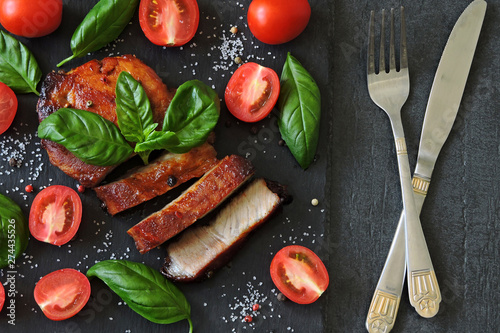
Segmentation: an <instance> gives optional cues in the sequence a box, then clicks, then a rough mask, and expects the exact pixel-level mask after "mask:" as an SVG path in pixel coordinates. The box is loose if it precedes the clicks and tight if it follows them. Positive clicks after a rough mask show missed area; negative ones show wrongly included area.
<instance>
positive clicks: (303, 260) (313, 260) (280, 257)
mask: <svg viewBox="0 0 500 333" xmlns="http://www.w3.org/2000/svg"><path fill="white" fill-rule="evenodd" d="M271 278H272V279H273V282H274V284H275V285H276V287H277V288H278V289H279V290H280V291H281V292H282V293H283V294H284V295H285V296H286V297H287V298H289V299H290V300H292V301H294V302H295V303H299V304H310V303H313V302H315V301H316V300H317V299H318V298H319V297H320V296H321V294H323V292H324V291H325V290H326V288H327V287H328V284H329V282H330V278H329V276H328V272H327V270H326V267H325V265H324V264H323V262H322V261H321V259H320V258H319V257H318V256H317V255H316V253H314V252H313V251H311V250H309V249H308V248H306V247H303V246H300V245H290V246H287V247H284V248H282V249H281V250H280V251H278V253H276V255H275V256H274V258H273V260H272V262H271Z"/></svg>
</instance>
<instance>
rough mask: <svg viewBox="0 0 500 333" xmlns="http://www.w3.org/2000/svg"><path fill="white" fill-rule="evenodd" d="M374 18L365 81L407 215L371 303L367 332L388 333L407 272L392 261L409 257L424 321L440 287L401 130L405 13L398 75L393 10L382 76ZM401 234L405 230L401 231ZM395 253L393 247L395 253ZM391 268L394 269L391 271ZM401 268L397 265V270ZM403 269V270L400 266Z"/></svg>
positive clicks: (406, 83) (406, 86)
mask: <svg viewBox="0 0 500 333" xmlns="http://www.w3.org/2000/svg"><path fill="white" fill-rule="evenodd" d="M374 25H375V13H374V12H373V11H372V12H371V17H370V32H369V44H368V64H367V80H368V91H369V93H370V97H371V99H372V100H373V102H375V104H377V105H378V106H379V107H380V108H381V109H383V110H384V111H385V112H386V113H387V115H388V116H389V119H390V121H391V126H392V131H393V134H394V141H395V144H396V152H397V158H398V168H399V177H400V182H401V191H402V197H403V209H404V212H405V223H404V226H402V227H403V228H404V229H405V230H404V232H405V242H406V253H399V254H397V253H395V254H394V255H393V256H390V259H389V258H388V260H387V262H386V263H385V266H384V269H383V271H382V274H381V276H380V279H379V281H378V284H377V288H376V290H375V293H374V295H373V298H372V302H371V305H370V310H369V313H368V317H367V319H366V328H367V329H368V331H369V332H377V333H378V332H389V331H390V330H391V329H392V327H393V326H394V322H395V320H396V315H397V310H398V307H399V302H400V300H401V293H402V289H403V281H404V274H405V272H404V271H402V272H400V271H397V270H396V271H395V270H394V269H391V265H390V264H389V261H390V260H398V258H397V257H398V256H399V260H402V257H403V256H405V257H406V267H407V274H408V277H409V278H408V292H409V296H410V303H411V305H412V306H413V307H414V308H415V309H416V311H417V313H418V314H420V315H421V316H423V317H433V316H434V315H435V314H436V313H437V311H438V308H439V301H440V296H439V299H436V298H435V297H433V296H434V295H440V293H439V287H438V284H437V280H436V275H435V273H434V268H433V266H432V261H431V258H430V255H429V251H428V249H427V244H426V242H425V238H424V234H423V231H422V226H421V224H420V219H419V215H418V213H417V209H416V207H415V202H414V199H413V188H412V183H411V174H410V166H409V162H408V153H407V150H406V141H405V138H404V131H403V125H402V122H401V108H402V106H403V105H404V103H405V102H406V100H407V98H408V95H409V92H410V77H409V72H408V55H407V49H406V27H405V19H404V8H403V7H401V43H400V56H399V70H397V68H396V52H395V47H394V9H391V31H390V43H389V71H387V70H386V64H385V53H384V44H385V43H384V41H385V38H384V37H383V36H385V10H383V11H382V23H381V29H380V30H381V32H380V34H381V38H380V59H379V71H378V72H377V71H376V68H375V31H374ZM400 231H401V230H400ZM391 250H392V248H391ZM392 267H393V266H392ZM396 267H398V266H396ZM399 267H400V266H399Z"/></svg>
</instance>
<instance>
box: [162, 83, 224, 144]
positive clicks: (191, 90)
mask: <svg viewBox="0 0 500 333" xmlns="http://www.w3.org/2000/svg"><path fill="white" fill-rule="evenodd" d="M219 114H220V100H219V96H217V93H216V92H215V91H214V90H213V89H212V88H210V87H209V86H207V85H206V84H204V83H203V82H201V81H198V80H191V81H187V82H185V83H183V84H181V86H180V87H179V88H178V89H177V91H176V93H175V96H174V98H173V99H172V102H171V103H170V105H169V106H168V109H167V113H166V114H165V119H164V122H163V131H164V132H167V131H171V132H175V134H176V135H177V137H178V138H179V141H180V143H179V144H178V145H177V146H175V147H172V148H171V149H169V150H170V151H171V152H173V153H178V154H180V153H185V152H187V151H189V150H190V149H191V148H193V147H197V146H200V145H202V144H203V143H204V142H205V141H206V140H207V138H208V135H209V134H210V132H212V130H213V129H214V127H215V125H217V121H218V120H219Z"/></svg>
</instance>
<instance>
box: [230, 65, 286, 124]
mask: <svg viewBox="0 0 500 333" xmlns="http://www.w3.org/2000/svg"><path fill="white" fill-rule="evenodd" d="M259 78H262V79H265V81H266V82H267V84H268V85H269V87H270V89H271V92H270V94H269V96H268V98H267V99H264V101H265V103H264V105H263V106H262V107H260V108H259V109H258V110H255V111H254V110H253V109H252V110H251V107H252V105H249V103H250V102H256V101H253V100H250V101H248V100H245V91H247V90H248V87H250V86H253V84H251V83H252V82H254V81H255V79H259ZM279 93H280V80H279V77H278V74H276V72H275V71H274V70H272V69H271V68H267V67H263V66H261V65H259V64H257V63H254V62H248V63H246V64H243V65H241V66H240V67H239V68H238V69H237V70H236V71H235V72H234V74H233V75H232V76H231V78H230V79H229V82H228V84H227V86H226V90H225V92H224V100H225V102H226V106H227V108H228V110H229V112H231V114H232V115H233V116H235V117H236V118H238V119H239V120H241V121H244V122H249V123H251V122H257V121H259V120H262V119H264V118H265V117H266V116H267V115H268V114H269V113H270V112H271V111H272V109H273V108H274V106H275V105H276V102H277V101H278V97H279ZM260 97H261V96H260Z"/></svg>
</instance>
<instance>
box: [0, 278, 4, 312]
mask: <svg viewBox="0 0 500 333" xmlns="http://www.w3.org/2000/svg"><path fill="white" fill-rule="evenodd" d="M4 302H5V289H4V288H3V284H2V283H0V312H2V308H3V303H4Z"/></svg>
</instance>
